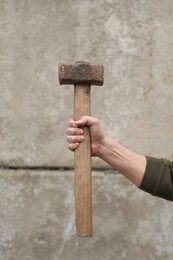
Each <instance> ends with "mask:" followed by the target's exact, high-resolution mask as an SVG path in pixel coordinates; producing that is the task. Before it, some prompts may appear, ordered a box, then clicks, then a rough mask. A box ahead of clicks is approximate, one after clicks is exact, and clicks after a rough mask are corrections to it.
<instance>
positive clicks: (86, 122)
mask: <svg viewBox="0 0 173 260" xmlns="http://www.w3.org/2000/svg"><path fill="white" fill-rule="evenodd" d="M97 122H98V119H96V118H94V117H91V116H83V117H81V119H79V120H77V121H75V123H76V125H77V126H78V127H82V126H88V127H90V126H92V125H93V124H95V123H97Z"/></svg>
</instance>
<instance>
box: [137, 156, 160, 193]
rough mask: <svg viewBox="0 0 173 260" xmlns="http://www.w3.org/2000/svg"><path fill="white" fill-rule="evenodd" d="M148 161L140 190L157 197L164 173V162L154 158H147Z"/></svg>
mask: <svg viewBox="0 0 173 260" xmlns="http://www.w3.org/2000/svg"><path fill="white" fill-rule="evenodd" d="M146 160H147V166H146V169H145V173H144V177H143V180H142V183H141V185H140V187H139V188H140V189H141V190H143V191H146V192H148V193H150V194H152V195H155V196H157V190H158V187H159V184H160V180H161V178H162V175H163V171H164V164H163V162H162V160H160V159H157V158H153V157H146Z"/></svg>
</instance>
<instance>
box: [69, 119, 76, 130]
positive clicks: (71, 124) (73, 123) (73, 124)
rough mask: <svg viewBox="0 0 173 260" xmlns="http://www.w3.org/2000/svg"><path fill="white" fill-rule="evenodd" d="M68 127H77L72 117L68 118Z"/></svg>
mask: <svg viewBox="0 0 173 260" xmlns="http://www.w3.org/2000/svg"><path fill="white" fill-rule="evenodd" d="M69 127H73V128H77V124H76V121H74V120H73V119H70V120H69Z"/></svg>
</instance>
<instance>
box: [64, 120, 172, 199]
mask: <svg viewBox="0 0 173 260" xmlns="http://www.w3.org/2000/svg"><path fill="white" fill-rule="evenodd" d="M84 125H87V126H88V127H89V130H90V134H91V141H92V145H91V149H92V151H91V152H92V156H98V157H100V158H101V159H103V160H104V161H105V162H107V163H108V164H110V165H111V166H112V167H113V168H114V169H116V170H118V171H119V172H120V173H121V174H123V175H124V176H125V177H126V178H128V179H129V180H130V181H131V182H132V183H134V184H135V185H136V186H137V187H139V188H140V189H142V190H144V191H146V192H148V193H150V194H152V195H154V196H157V197H161V198H164V199H167V200H171V201H173V161H168V160H165V159H157V158H152V157H146V156H144V155H141V154H139V153H135V152H133V151H131V150H130V149H128V148H126V147H124V146H122V145H121V144H119V143H118V142H116V141H114V140H112V139H111V138H109V137H108V136H106V135H105V133H104V132H103V130H102V129H101V127H100V123H99V121H98V119H96V118H93V117H86V116H85V117H83V118H81V120H79V121H73V120H70V122H69V128H68V129H67V141H68V147H69V149H70V150H72V151H73V150H75V149H77V147H78V146H79V145H80V142H82V141H83V140H84V136H83V130H82V126H84Z"/></svg>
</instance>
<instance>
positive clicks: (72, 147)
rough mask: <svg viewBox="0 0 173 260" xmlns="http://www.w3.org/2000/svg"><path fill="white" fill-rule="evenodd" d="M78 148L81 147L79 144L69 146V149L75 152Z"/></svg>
mask: <svg viewBox="0 0 173 260" xmlns="http://www.w3.org/2000/svg"><path fill="white" fill-rule="evenodd" d="M78 146H79V143H74V144H69V145H68V149H69V150H70V151H74V150H75V149H76V148H78Z"/></svg>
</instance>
